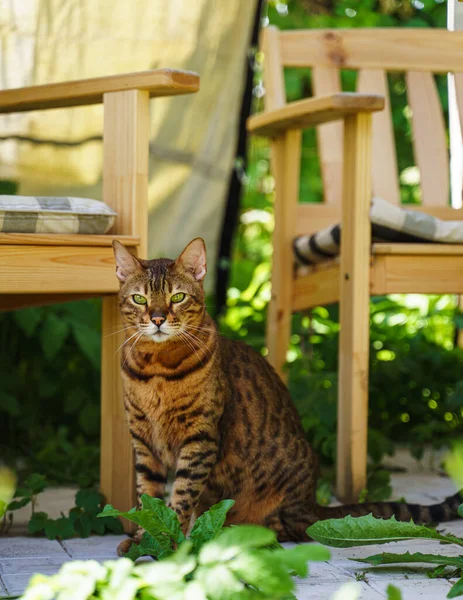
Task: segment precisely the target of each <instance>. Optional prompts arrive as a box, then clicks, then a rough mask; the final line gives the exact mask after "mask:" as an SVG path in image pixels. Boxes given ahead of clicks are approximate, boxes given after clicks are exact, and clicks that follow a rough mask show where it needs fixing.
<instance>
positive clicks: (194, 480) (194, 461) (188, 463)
mask: <svg viewBox="0 0 463 600" xmlns="http://www.w3.org/2000/svg"><path fill="white" fill-rule="evenodd" d="M216 438H217V436H216V434H215V432H207V431H200V432H199V433H197V434H194V435H191V436H189V437H187V438H186V439H185V440H184V442H183V445H182V449H181V450H180V454H179V457H178V460H177V465H176V468H177V470H176V473H175V482H174V487H173V490H172V500H171V507H172V508H173V509H174V510H175V511H176V513H177V514H178V516H179V520H180V523H181V524H182V531H183V532H184V533H185V534H186V532H187V531H188V527H189V525H190V520H191V515H192V513H193V511H194V510H195V508H196V505H197V504H198V499H199V497H200V495H201V493H202V491H203V489H204V484H205V483H206V481H207V479H208V477H209V475H210V472H211V470H212V468H213V466H214V465H215V463H216V460H217V449H218V443H217V439H216Z"/></svg>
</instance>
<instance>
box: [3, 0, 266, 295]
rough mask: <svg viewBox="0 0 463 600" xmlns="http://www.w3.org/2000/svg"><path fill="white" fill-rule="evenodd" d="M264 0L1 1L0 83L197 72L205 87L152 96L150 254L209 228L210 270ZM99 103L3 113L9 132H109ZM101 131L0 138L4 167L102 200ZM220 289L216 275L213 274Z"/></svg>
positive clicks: (29, 186) (39, 184) (24, 187)
mask: <svg viewBox="0 0 463 600" xmlns="http://www.w3.org/2000/svg"><path fill="white" fill-rule="evenodd" d="M255 7H256V1H255V0H235V2H228V3H224V2H223V0H194V1H191V0H170V2H165V0H131V1H130V2H128V1H127V0H15V2H0V43H1V47H2V52H1V55H0V65H1V68H0V88H2V89H5V88H13V87H20V86H24V85H35V84H41V83H50V82H58V81H67V80H73V79H80V78H88V77H96V76H101V75H112V74H116V73H124V72H130V71H137V70H145V69H150V68H158V67H170V68H178V69H189V70H193V71H197V72H198V73H200V75H201V91H200V93H199V94H196V95H193V96H186V97H181V98H166V99H158V100H154V101H152V121H151V139H152V144H151V153H150V185H149V206H150V219H149V234H150V235H149V255H150V257H154V256H159V255H160V253H161V254H163V255H167V256H173V255H175V254H176V253H178V252H179V251H180V250H181V249H182V248H183V247H184V246H185V245H186V243H187V242H188V241H189V240H190V239H191V238H193V237H195V236H202V237H204V238H205V240H206V243H207V246H208V248H209V261H210V262H209V270H210V272H211V273H213V272H214V262H215V254H216V249H217V241H218V236H219V232H220V225H221V220H222V216H223V210H224V201H225V195H226V191H227V185H228V179H229V176H230V171H231V168H232V166H233V154H234V149H235V145H236V129H237V119H238V115H239V109H240V101H241V95H242V90H243V85H244V67H245V63H246V53H247V47H248V43H249V38H250V34H251V27H252V21H253V17H254V12H255ZM101 132H102V109H101V107H98V106H93V107H85V108H76V109H63V110H53V111H43V112H35V113H23V114H15V115H8V116H2V117H0V136H5V135H8V134H19V135H25V136H29V137H33V138H38V139H52V140H58V141H59V140H61V141H64V142H69V141H80V140H83V139H87V138H89V137H90V138H92V137H94V136H96V137H98V136H101ZM101 168H102V152H101V141H98V140H97V141H90V142H88V143H85V144H82V145H79V146H77V147H71V148H69V147H65V146H63V147H57V146H52V145H34V144H31V143H28V142H17V141H8V142H1V143H0V178H5V177H8V178H15V179H18V180H19V181H20V189H19V193H20V194H23V195H41V196H51V195H59V196H63V195H66V196H80V197H81V196H88V197H92V198H96V199H101ZM208 284H209V289H210V287H211V284H212V277H208Z"/></svg>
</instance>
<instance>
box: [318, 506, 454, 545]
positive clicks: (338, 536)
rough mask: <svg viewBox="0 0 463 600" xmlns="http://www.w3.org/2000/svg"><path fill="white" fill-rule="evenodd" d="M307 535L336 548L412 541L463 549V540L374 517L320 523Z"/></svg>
mask: <svg viewBox="0 0 463 600" xmlns="http://www.w3.org/2000/svg"><path fill="white" fill-rule="evenodd" d="M307 534H308V535H309V537H311V538H312V539H313V540H315V541H316V542H320V543H321V544H325V545H327V546H334V547H336V548H351V547H352V546H367V545H371V544H386V543H387V542H400V541H403V540H412V539H417V538H419V539H427V540H438V541H440V542H447V543H453V544H457V545H459V546H463V540H461V539H460V538H458V537H456V536H454V535H449V534H448V535H444V534H442V533H439V532H438V531H436V530H435V529H431V528H430V527H425V526H423V525H416V524H415V523H414V522H413V521H410V522H403V521H397V520H396V518H395V517H391V518H390V519H376V518H375V517H373V515H371V514H370V515H366V516H364V517H357V518H355V517H351V516H347V517H344V518H343V519H327V520H326V521H317V523H314V524H313V525H311V526H310V527H309V528H308V529H307Z"/></svg>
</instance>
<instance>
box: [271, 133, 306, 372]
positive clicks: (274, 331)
mask: <svg viewBox="0 0 463 600" xmlns="http://www.w3.org/2000/svg"><path fill="white" fill-rule="evenodd" d="M300 157H301V132H300V131H288V133H287V134H286V135H285V137H284V138H280V139H278V140H274V141H273V142H272V169H273V173H274V177H275V230H274V232H273V257H272V296H271V300H270V303H269V309H268V315H267V331H266V345H267V348H268V355H267V359H268V361H269V362H270V364H271V365H272V366H273V367H274V368H275V369H276V371H277V373H278V374H279V375H280V377H281V378H282V379H283V380H284V379H285V376H286V375H285V373H284V372H283V365H284V364H285V362H286V352H287V350H288V345H289V338H290V335H291V300H292V278H293V271H292V264H293V254H292V252H293V251H292V241H293V239H294V230H295V224H296V223H295V218H296V208H297V203H298V199H299V174H300V163H301V160H300Z"/></svg>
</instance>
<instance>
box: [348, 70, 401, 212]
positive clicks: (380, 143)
mask: <svg viewBox="0 0 463 600" xmlns="http://www.w3.org/2000/svg"><path fill="white" fill-rule="evenodd" d="M357 91H358V92H360V93H362V94H379V95H380V96H384V98H385V102H386V103H385V106H384V110H382V111H379V112H377V113H375V114H374V115H373V194H374V195H376V196H379V197H380V198H383V199H384V200H387V201H388V202H391V203H392V204H400V191H399V172H398V169H397V156H396V149H395V140H394V128H393V126H392V114H391V103H390V98H389V87H388V84H387V76H386V73H385V71H383V70H380V69H362V70H361V71H360V72H359V74H358V83H357Z"/></svg>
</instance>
